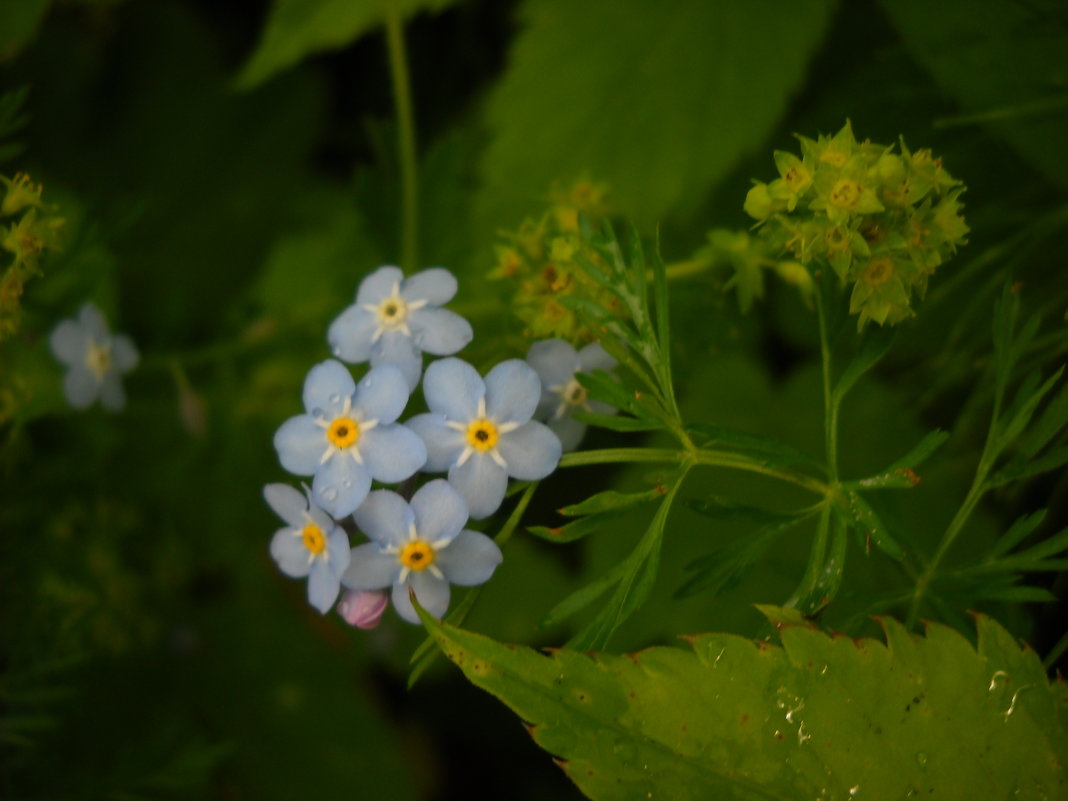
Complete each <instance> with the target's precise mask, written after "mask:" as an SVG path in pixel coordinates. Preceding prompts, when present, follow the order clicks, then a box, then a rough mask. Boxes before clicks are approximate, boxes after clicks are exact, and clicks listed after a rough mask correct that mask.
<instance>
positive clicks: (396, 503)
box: [352, 490, 415, 548]
mask: <svg viewBox="0 0 1068 801" xmlns="http://www.w3.org/2000/svg"><path fill="white" fill-rule="evenodd" d="M352 519H353V520H355V521H356V526H357V527H358V528H359V529H360V531H362V532H363V533H364V534H366V535H367V536H368V537H370V538H371V539H372V540H374V541H375V543H376V544H377V545H379V546H381V547H383V548H389V547H399V546H401V545H404V543H406V542H408V527H409V526H410V525H411V524H412V523H413V522H414V521H415V517H414V516H413V515H412V510H411V509H410V508H409V507H408V503H407V501H405V500H404V498H402V497H401V496H400V495H398V494H397V493H395V492H393V491H392V490H375V491H374V492H372V493H371V494H370V495H368V496H367V500H365V501H364V502H363V503H362V504H360V508H359V509H357V510H356V513H355V514H353V516H352Z"/></svg>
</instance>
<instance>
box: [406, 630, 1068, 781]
mask: <svg viewBox="0 0 1068 801" xmlns="http://www.w3.org/2000/svg"><path fill="white" fill-rule="evenodd" d="M788 611H789V610H778V609H767V610H765V613H766V614H767V615H768V616H769V618H770V619H772V620H773V621H774V620H778V621H783V620H789V619H790V617H789V616H788V615H787V614H785V612H788ZM423 622H424V623H425V624H426V626H427V627H428V629H429V630H430V632H431V635H432V636H433V637H434V638H435V639H436V640H437V642H438V644H439V646H440V647H441V648H442V650H443V651H444V652H445V654H446V656H448V658H449V659H451V660H452V661H453V662H455V663H456V664H457V665H458V666H459V667H460V669H461V670H463V672H464V674H465V675H466V676H467V678H468V679H469V680H470V681H471V682H472V683H474V684H475V685H477V686H479V687H481V688H482V689H484V690H486V691H488V692H490V693H491V694H493V695H495V696H496V697H497V698H499V699H500V700H502V701H503V702H504V703H505V704H506V705H508V706H509V707H510V708H511V709H512V710H513V711H514V712H515V713H516V714H518V715H519V716H520V717H521V718H522V719H523V720H524V721H527V722H528V724H530V732H531V734H532V736H533V737H534V740H535V741H536V742H537V743H538V744H539V745H540V746H541V747H542V748H544V749H545V750H546V751H548V752H550V753H551V754H553V755H555V756H557V757H559V758H560V759H561V760H562V766H563V768H564V770H565V771H566V772H567V774H568V776H570V777H571V779H572V780H573V781H574V782H575V783H576V784H577V785H578V786H579V788H580V789H581V790H582V791H583V792H584V793H585V794H586V795H588V796H589V797H590V798H593V799H606V800H607V799H612V800H616V799H628V800H629V799H648V798H652V799H671V801H686V799H695V800H696V799H701V800H702V801H704V800H705V799H717V800H718V801H727V800H728V799H746V800H747V801H748V800H749V799H753V800H755V799H827V801H835V800H836V799H844V800H846V801H852V800H853V799H860V800H861V801H863V800H864V799H879V800H880V801H883V800H884V799H906V798H916V799H920V798H939V799H980V798H983V799H987V798H990V799H1009V798H1012V799H1023V798H1028V799H1054V798H1066V797H1068V777H1066V775H1065V765H1066V764H1068V686H1066V685H1065V684H1064V682H1062V681H1057V682H1054V683H1052V684H1051V683H1050V682H1049V681H1048V679H1047V678H1046V675H1045V673H1044V671H1043V669H1042V665H1041V663H1040V662H1039V660H1038V658H1037V656H1036V655H1035V654H1034V652H1033V651H1031V650H1030V649H1028V648H1020V646H1019V645H1018V644H1017V643H1016V642H1015V641H1014V640H1013V638H1012V637H1011V636H1010V635H1009V634H1008V633H1007V632H1006V631H1005V630H1004V629H1003V628H1001V627H1000V626H999V625H998V624H997V623H995V622H994V621H993V620H991V619H990V618H987V617H984V616H977V618H976V622H977V626H978V630H979V643H978V649H976V648H973V647H972V646H971V645H970V644H969V643H968V641H967V640H965V639H964V638H963V637H962V636H961V635H960V634H958V633H957V632H956V631H954V630H952V629H950V628H948V627H945V626H942V625H937V624H932V625H930V626H929V627H928V629H927V632H926V636H919V635H916V634H911V633H909V632H908V631H906V630H905V628H904V627H903V626H901V625H900V624H899V623H897V622H895V621H893V620H889V619H883V620H881V623H882V625H883V629H884V632H885V635H886V640H887V643H886V644H885V645H884V644H883V643H881V642H878V641H876V640H872V639H862V640H853V639H850V638H848V637H844V636H834V637H831V636H828V635H827V634H824V633H822V632H819V631H817V630H814V629H811V628H808V627H807V626H803V625H781V624H780V625H779V635H780V639H781V641H782V645H781V646H780V645H775V644H772V643H770V642H759V641H758V642H754V641H751V640H748V639H746V638H744V637H739V636H736V635H731V634H703V635H698V636H694V637H688V638H687V640H688V641H689V644H690V646H691V648H690V649H683V648H671V647H655V648H650V649H647V650H644V651H639V652H637V653H633V654H629V655H626V656H615V655H612V654H583V653H578V652H575V651H569V650H553V651H550V652H549V653H548V654H541V653H538V652H537V651H534V650H532V649H530V648H525V647H519V646H514V645H505V644H502V643H498V642H495V641H493V640H491V639H488V638H486V637H483V636H481V635H478V634H473V633H471V632H468V631H464V630H462V629H457V628H453V627H451V626H448V625H445V624H441V623H438V622H437V621H434V620H433V619H431V618H429V617H427V616H424V617H423Z"/></svg>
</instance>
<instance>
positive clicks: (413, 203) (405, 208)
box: [386, 0, 419, 272]
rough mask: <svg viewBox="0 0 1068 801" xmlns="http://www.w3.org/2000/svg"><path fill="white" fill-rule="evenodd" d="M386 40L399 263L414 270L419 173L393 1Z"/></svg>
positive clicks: (408, 83) (398, 21)
mask: <svg viewBox="0 0 1068 801" xmlns="http://www.w3.org/2000/svg"><path fill="white" fill-rule="evenodd" d="M386 42H387V44H388V47H389V72H390V77H391V78H392V81H393V101H394V104H395V106H396V109H397V151H398V154H399V157H400V170H401V209H400V212H401V266H402V267H403V268H404V269H405V271H408V272H410V271H412V270H414V269H415V268H416V267H417V266H418V264H419V238H418V236H419V233H418V232H419V176H418V172H417V166H416V159H415V118H414V114H413V112H412V92H411V81H410V78H409V76H408V58H407V55H406V53H405V49H404V21H403V19H402V18H401V13H400V10H399V9H398V7H397V3H396V2H395V0H392V1H391V2H387V3H386Z"/></svg>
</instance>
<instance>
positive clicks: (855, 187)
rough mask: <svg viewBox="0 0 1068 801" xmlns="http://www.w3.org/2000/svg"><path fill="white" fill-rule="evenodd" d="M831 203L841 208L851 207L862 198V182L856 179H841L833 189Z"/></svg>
mask: <svg viewBox="0 0 1068 801" xmlns="http://www.w3.org/2000/svg"><path fill="white" fill-rule="evenodd" d="M830 200H831V203H833V204H834V205H836V206H837V207H838V208H840V209H851V208H853V207H854V206H855V205H857V201H858V200H860V184H858V183H857V182H856V181H848V180H845V179H843V180H841V181H839V182H838V183H836V184H835V185H834V188H833V189H832V190H831V197H830Z"/></svg>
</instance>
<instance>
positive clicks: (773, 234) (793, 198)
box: [708, 122, 968, 328]
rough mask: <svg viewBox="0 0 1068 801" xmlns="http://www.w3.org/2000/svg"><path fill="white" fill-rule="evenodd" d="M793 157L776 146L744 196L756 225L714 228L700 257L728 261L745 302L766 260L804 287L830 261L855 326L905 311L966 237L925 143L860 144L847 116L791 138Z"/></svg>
mask: <svg viewBox="0 0 1068 801" xmlns="http://www.w3.org/2000/svg"><path fill="white" fill-rule="evenodd" d="M798 139H799V140H800V142H801V157H800V158H799V157H798V156H796V155H795V154H793V153H787V152H785V151H776V152H775V164H776V167H777V168H778V171H779V177H778V178H777V179H775V180H774V181H771V182H770V183H763V182H757V183H756V184H755V185H754V186H753V187H752V189H750V190H749V194H748V195H747V196H746V199H745V210H746V212H747V213H748V214H749V215H750V216H751V217H753V218H754V219H756V220H758V221H759V225H758V230H757V233H756V234H755V235H753V236H749V235H746V234H733V235H732V234H730V232H723V231H713V232H712V234H711V235H710V247H709V249H708V255H710V256H711V257H712V258H714V259H719V260H724V261H727V262H728V263H730V264H731V265H732V266H733V267H734V270H735V277H734V280H733V283H734V284H735V286H736V287H737V288H738V289H739V293H740V298H741V300H742V304H743V306H745V305H746V304H747V301H748V299H750V298H751V297H754V296H755V297H759V296H760V294H761V291H762V284H761V280H762V279H761V274H762V269H763V268H764V267H766V266H771V267H773V268H774V269H775V270H776V271H777V272H779V273H780V275H782V276H783V277H784V278H786V279H787V280H788V281H792V282H793V283H796V284H798V285H799V286H801V287H802V288H807V287H808V286H809V285H810V284H811V277H810V276H812V275H814V274H815V273H816V272H817V271H818V270H820V269H822V268H824V267H828V268H830V270H832V271H833V272H834V273H835V274H836V275H837V276H838V278H839V279H840V280H841V281H842V282H843V284H846V285H849V284H851V285H852V287H853V289H852V295H851V298H850V312H851V313H853V314H857V315H859V321H858V325H859V326H860V327H861V328H863V326H864V325H865V324H866V323H867V322H868V321H869V320H874V321H875V322H876V323H878V324H880V325H882V324H884V323H891V324H893V323H898V322H900V321H901V320H904V319H905V318H907V317H910V316H912V315H913V313H914V312H913V310H912V299H913V297H916V298H922V297H923V295H924V292H925V291H926V288H927V282H928V279H929V278H930V277H931V275H933V273H934V271H935V269H936V268H937V267H938V266H939V265H940V264H942V263H943V262H944V261H946V260H947V259H948V258H949V257H950V256H952V255H953V253H954V252H955V251H956V249H957V247H958V246H960V245H962V244H964V242H965V236H966V235H967V233H968V227H967V225H965V223H964V218H963V217H962V216H961V203H960V195H961V193H962V192H963V191H964V189H963V187H962V186H961V183H960V181H957V180H955V179H954V178H953V177H951V176H950V175H949V173H948V172H946V170H945V169H944V168H943V167H942V163H941V161H940V160H939V159H936V158H935V157H934V156H932V154H931V151H929V150H917V151H910V150H909V149H908V147H906V145H905V143H904V141H902V142H901V152H900V153H894V152H893V150H894V146H893V145H890V146H885V145H878V144H874V143H872V142H870V141H867V140H865V141H863V142H858V141H857V140H856V138H855V137H854V135H853V130H852V128H851V127H850V124H849V123H848V122H847V123H846V124H845V127H843V128H842V130H840V131H839V132H838V133H837V134H835V135H834V136H831V137H827V136H820V137H819V138H818V139H815V140H813V139H808V138H806V137H803V136H801V137H798Z"/></svg>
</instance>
